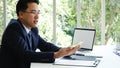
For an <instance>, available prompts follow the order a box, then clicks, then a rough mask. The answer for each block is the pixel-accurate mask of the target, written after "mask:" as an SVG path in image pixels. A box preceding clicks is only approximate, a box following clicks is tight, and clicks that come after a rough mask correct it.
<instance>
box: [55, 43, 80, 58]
mask: <svg viewBox="0 0 120 68" xmlns="http://www.w3.org/2000/svg"><path fill="white" fill-rule="evenodd" d="M79 48H80V45H79V46H75V47H66V48H61V49H60V50H59V51H57V52H55V53H54V58H60V57H64V56H69V55H72V54H74V53H75V52H76V51H77V50H78V49H79Z"/></svg>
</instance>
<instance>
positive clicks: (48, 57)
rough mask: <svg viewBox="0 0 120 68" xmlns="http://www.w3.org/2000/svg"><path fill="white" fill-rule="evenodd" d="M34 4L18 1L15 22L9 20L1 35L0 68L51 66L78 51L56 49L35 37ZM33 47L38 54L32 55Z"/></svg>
mask: <svg viewBox="0 0 120 68" xmlns="http://www.w3.org/2000/svg"><path fill="white" fill-rule="evenodd" d="M38 4H39V1H38V0H19V1H18V3H17V5H16V13H17V16H18V19H17V20H15V19H12V20H11V21H10V23H9V24H8V26H7V28H6V29H5V31H4V33H3V37H2V46H1V56H2V59H1V61H2V63H1V65H0V66H1V67H0V68H30V63H31V62H43V63H52V62H54V61H55V59H56V58H60V57H64V56H68V55H71V54H73V53H75V51H77V50H78V49H79V48H80V46H76V47H73V48H71V47H66V48H60V47H57V46H55V45H54V44H52V43H49V42H47V41H45V40H43V39H42V38H41V37H40V36H39V35H38V29H37V27H36V24H37V22H38V18H39V13H40V10H39V8H38ZM37 48H38V49H40V51H41V52H35V50H36V49H37Z"/></svg>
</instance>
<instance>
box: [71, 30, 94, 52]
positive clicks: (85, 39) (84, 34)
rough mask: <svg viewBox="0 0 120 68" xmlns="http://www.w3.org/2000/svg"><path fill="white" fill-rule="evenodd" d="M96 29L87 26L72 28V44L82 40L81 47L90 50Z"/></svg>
mask: <svg viewBox="0 0 120 68" xmlns="http://www.w3.org/2000/svg"><path fill="white" fill-rule="evenodd" d="M95 34H96V30H95V29H87V28H74V35H73V38H72V45H74V44H76V43H79V42H82V44H81V48H80V50H81V49H86V50H92V49H93V45H94V39H95Z"/></svg>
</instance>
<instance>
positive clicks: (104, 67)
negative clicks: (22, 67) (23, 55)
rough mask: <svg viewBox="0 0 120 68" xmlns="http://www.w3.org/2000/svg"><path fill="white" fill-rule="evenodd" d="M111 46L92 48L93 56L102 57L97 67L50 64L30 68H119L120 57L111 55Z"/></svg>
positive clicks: (38, 64)
mask: <svg viewBox="0 0 120 68" xmlns="http://www.w3.org/2000/svg"><path fill="white" fill-rule="evenodd" d="M113 49H114V48H113V46H94V48H93V54H94V55H98V56H103V58H102V59H101V61H100V63H99V64H98V66H97V67H77V66H61V65H53V64H51V63H31V68H120V56H117V55H115V54H114V53H113Z"/></svg>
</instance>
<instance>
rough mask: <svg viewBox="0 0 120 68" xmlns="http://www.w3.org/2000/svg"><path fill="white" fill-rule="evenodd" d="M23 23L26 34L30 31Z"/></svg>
mask: <svg viewBox="0 0 120 68" xmlns="http://www.w3.org/2000/svg"><path fill="white" fill-rule="evenodd" d="M22 25H23V27H24V28H25V30H26V32H27V34H28V33H29V32H30V31H31V29H28V28H27V27H26V26H25V25H24V24H22Z"/></svg>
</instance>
